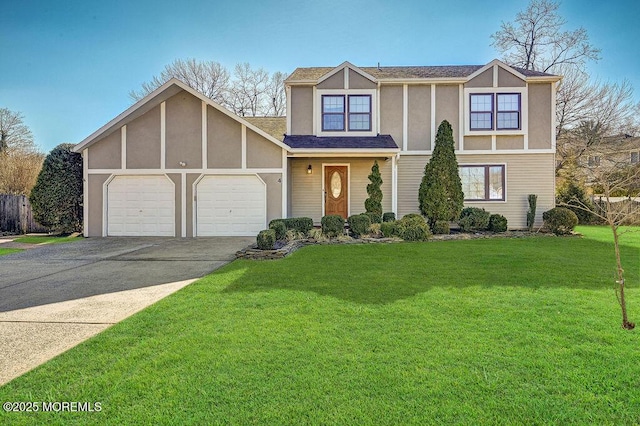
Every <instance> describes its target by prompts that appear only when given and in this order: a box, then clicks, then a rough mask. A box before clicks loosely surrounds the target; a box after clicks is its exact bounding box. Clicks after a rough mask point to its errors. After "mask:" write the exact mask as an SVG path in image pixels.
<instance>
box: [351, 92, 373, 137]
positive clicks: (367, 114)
mask: <svg viewBox="0 0 640 426" xmlns="http://www.w3.org/2000/svg"><path fill="white" fill-rule="evenodd" d="M352 97H353V98H369V112H351V104H350V103H349V100H350V99H351V98H352ZM371 102H372V101H371V95H348V96H347V106H348V109H349V111H348V112H347V127H348V128H349V131H350V132H370V131H371V108H372V106H373V105H371ZM352 114H353V115H366V116H368V117H369V127H368V128H366V129H352V128H351V115H352Z"/></svg>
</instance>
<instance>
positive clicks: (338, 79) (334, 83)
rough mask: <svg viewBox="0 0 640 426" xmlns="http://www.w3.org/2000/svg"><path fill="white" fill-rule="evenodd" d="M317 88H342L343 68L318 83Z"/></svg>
mask: <svg viewBox="0 0 640 426" xmlns="http://www.w3.org/2000/svg"><path fill="white" fill-rule="evenodd" d="M318 89H344V70H341V71H338V72H337V73H335V74H334V75H332V76H331V77H329V78H328V79H326V80H325V81H323V82H322V83H320V84H318Z"/></svg>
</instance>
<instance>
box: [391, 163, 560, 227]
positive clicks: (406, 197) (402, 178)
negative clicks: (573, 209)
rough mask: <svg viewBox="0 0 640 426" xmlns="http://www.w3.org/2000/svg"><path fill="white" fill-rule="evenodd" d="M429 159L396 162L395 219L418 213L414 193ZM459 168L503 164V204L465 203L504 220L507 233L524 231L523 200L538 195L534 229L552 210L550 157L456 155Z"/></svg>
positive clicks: (551, 166) (552, 175)
mask: <svg viewBox="0 0 640 426" xmlns="http://www.w3.org/2000/svg"><path fill="white" fill-rule="evenodd" d="M428 159H429V157H426V156H402V157H401V158H400V160H399V162H398V217H402V216H403V215H405V214H408V213H418V212H419V208H418V189H419V187H420V182H421V181H422V176H423V174H424V166H425V164H426V163H427V161H428ZM458 163H459V164H461V165H463V164H505V166H506V171H505V172H506V201H505V202H466V203H465V206H471V207H479V208H484V209H486V210H487V211H489V212H491V213H498V214H501V215H504V216H505V217H506V218H507V221H508V226H509V228H511V229H522V228H526V225H527V223H526V222H527V221H526V212H527V209H528V202H527V196H528V195H529V194H536V195H538V205H537V210H536V226H538V225H542V213H543V212H545V211H547V210H549V209H551V208H553V207H554V203H555V200H554V194H555V177H554V155H553V154H503V155H473V154H472V155H466V154H462V155H458Z"/></svg>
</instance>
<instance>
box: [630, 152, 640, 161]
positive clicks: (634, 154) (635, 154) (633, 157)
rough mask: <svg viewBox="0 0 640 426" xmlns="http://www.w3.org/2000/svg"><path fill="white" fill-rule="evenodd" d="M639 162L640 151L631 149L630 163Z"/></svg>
mask: <svg viewBox="0 0 640 426" xmlns="http://www.w3.org/2000/svg"><path fill="white" fill-rule="evenodd" d="M639 162H640V151H631V164H638V163H639Z"/></svg>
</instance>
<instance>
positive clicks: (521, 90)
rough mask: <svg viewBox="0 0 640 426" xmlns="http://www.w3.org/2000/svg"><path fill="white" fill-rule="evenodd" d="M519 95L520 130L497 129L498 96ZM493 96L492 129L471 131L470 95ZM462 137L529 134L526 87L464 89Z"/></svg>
mask: <svg viewBox="0 0 640 426" xmlns="http://www.w3.org/2000/svg"><path fill="white" fill-rule="evenodd" d="M512 93H513V94H520V128H519V129H501V130H496V127H497V114H498V111H497V109H498V107H497V99H498V95H499V94H500V95H504V94H512ZM476 94H477V95H488V94H492V95H493V129H492V130H471V95H476ZM463 98H464V101H463V111H464V136H487V135H526V134H527V133H529V98H528V95H527V87H470V88H466V89H464V96H463Z"/></svg>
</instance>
